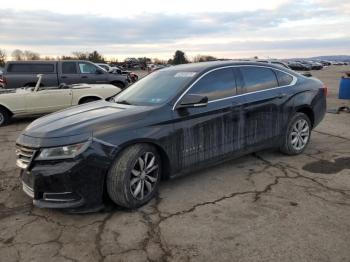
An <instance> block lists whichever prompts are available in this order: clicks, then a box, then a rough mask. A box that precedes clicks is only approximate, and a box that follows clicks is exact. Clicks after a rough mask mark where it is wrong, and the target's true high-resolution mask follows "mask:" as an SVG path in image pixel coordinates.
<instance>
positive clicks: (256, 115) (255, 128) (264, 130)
mask: <svg viewBox="0 0 350 262" xmlns="http://www.w3.org/2000/svg"><path fill="white" fill-rule="evenodd" d="M239 72H240V77H239V82H240V86H241V90H240V93H241V94H242V95H243V97H244V101H243V109H244V116H245V120H244V121H245V126H244V134H245V142H244V144H245V147H247V148H249V147H252V146H258V145H261V146H264V145H272V144H273V143H274V142H275V140H274V139H277V138H278V136H279V135H280V134H281V128H282V126H283V123H282V118H281V116H282V109H283V103H284V101H285V99H284V97H285V96H284V94H283V93H282V91H281V89H280V88H279V85H278V81H277V77H276V74H275V73H274V71H273V69H271V68H269V67H264V66H241V67H239ZM276 141H277V140H276Z"/></svg>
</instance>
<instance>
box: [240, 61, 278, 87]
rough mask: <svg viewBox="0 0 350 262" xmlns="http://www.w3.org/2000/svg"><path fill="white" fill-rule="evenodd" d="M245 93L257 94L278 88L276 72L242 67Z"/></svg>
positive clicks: (261, 68) (262, 68)
mask: <svg viewBox="0 0 350 262" xmlns="http://www.w3.org/2000/svg"><path fill="white" fill-rule="evenodd" d="M240 71H241V73H242V77H243V81H244V88H245V92H247V93H250V92H255V91H260V90H265V89H269V88H274V87H277V86H278V83H277V79H276V75H275V74H274V72H273V71H272V70H271V69H269V68H265V67H253V66H252V67H250V66H247V67H241V68H240Z"/></svg>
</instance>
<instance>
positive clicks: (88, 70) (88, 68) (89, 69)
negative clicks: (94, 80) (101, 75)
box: [79, 63, 97, 74]
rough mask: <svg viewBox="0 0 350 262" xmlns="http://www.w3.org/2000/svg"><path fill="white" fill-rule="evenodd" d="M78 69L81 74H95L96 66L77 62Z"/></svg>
mask: <svg viewBox="0 0 350 262" xmlns="http://www.w3.org/2000/svg"><path fill="white" fill-rule="evenodd" d="M79 70H80V73H82V74H95V73H96V70H97V67H96V66H94V65H92V64H90V63H79Z"/></svg>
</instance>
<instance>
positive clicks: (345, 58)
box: [308, 55, 350, 62]
mask: <svg viewBox="0 0 350 262" xmlns="http://www.w3.org/2000/svg"><path fill="white" fill-rule="evenodd" d="M308 59H310V60H328V61H342V62H350V55H326V56H315V57H310V58H308Z"/></svg>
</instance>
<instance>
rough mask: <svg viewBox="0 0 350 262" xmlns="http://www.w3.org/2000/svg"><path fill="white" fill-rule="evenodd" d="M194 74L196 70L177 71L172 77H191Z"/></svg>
mask: <svg viewBox="0 0 350 262" xmlns="http://www.w3.org/2000/svg"><path fill="white" fill-rule="evenodd" d="M195 75H196V72H178V73H176V74H175V75H174V77H193V76H195Z"/></svg>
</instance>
